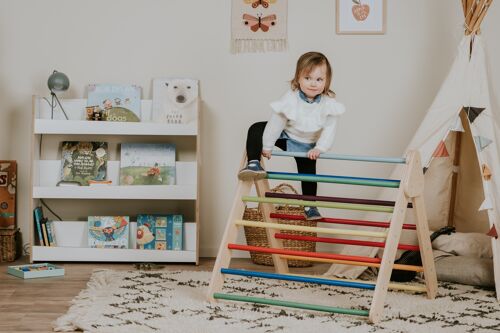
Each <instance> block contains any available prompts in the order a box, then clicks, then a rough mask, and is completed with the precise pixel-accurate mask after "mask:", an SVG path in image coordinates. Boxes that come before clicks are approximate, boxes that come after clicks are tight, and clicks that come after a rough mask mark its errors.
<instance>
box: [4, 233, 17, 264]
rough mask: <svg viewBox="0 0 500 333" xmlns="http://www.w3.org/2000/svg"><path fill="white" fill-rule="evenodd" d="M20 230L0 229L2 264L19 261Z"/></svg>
mask: <svg viewBox="0 0 500 333" xmlns="http://www.w3.org/2000/svg"><path fill="white" fill-rule="evenodd" d="M19 237H20V236H19V229H15V230H3V229H0V262H6V261H9V262H10V261H15V260H16V259H17V254H18V253H17V251H16V250H17V245H18V243H19Z"/></svg>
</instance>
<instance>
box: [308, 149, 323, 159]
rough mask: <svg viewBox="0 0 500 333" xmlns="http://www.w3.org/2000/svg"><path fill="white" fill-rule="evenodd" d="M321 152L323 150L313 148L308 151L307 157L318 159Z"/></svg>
mask: <svg viewBox="0 0 500 333" xmlns="http://www.w3.org/2000/svg"><path fill="white" fill-rule="evenodd" d="M320 154H321V151H320V150H319V149H316V148H314V149H311V150H309V151H308V152H307V157H309V159H311V160H317V159H318V157H319V155H320Z"/></svg>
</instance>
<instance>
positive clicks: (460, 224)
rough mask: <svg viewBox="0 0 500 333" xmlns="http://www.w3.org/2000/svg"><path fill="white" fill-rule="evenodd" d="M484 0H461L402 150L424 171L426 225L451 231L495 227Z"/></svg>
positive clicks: (497, 206) (496, 183)
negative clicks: (458, 32)
mask: <svg viewBox="0 0 500 333" xmlns="http://www.w3.org/2000/svg"><path fill="white" fill-rule="evenodd" d="M492 1H493V0H462V4H463V9H464V14H465V15H464V16H465V36H464V37H463V39H462V41H461V42H460V45H459V47H458V54H457V56H456V59H455V61H454V63H453V65H452V67H451V70H450V72H449V74H448V76H447V78H446V80H445V81H444V83H443V84H442V86H441V89H440V91H439V93H438V94H437V97H436V98H435V100H434V102H433V103H432V105H431V107H430V109H429V110H428V112H427V114H426V116H425V118H424V120H423V122H422V124H421V125H420V127H419V128H418V130H417V132H416V134H415V136H414V137H413V139H412V140H411V142H410V144H409V146H408V148H407V150H410V149H412V150H413V149H417V150H419V152H420V154H421V157H422V163H423V167H425V169H424V170H426V173H425V198H424V199H425V203H426V206H427V207H426V208H427V216H428V220H429V225H430V228H431V230H437V229H439V228H440V227H443V226H446V225H454V226H455V227H456V229H457V231H459V232H481V233H487V232H488V231H495V229H496V230H498V231H499V232H500V160H499V153H500V151H499V147H500V141H499V139H500V131H499V127H498V121H499V120H500V117H499V115H498V114H495V113H493V110H492V109H491V104H490V96H489V91H488V78H487V70H486V63H485V54H484V48H483V41H482V39H481V36H480V35H479V32H480V24H481V22H482V20H483V18H484V16H485V15H486V12H487V10H488V8H489V6H490V5H491V2H492ZM400 173H401V168H400V167H396V169H395V170H394V171H393V173H392V175H391V177H390V178H391V179H398V176H400ZM381 197H382V198H384V197H387V191H382V193H381ZM412 215H413V214H407V223H412V219H413V216H412ZM372 217H373V216H368V218H372ZM378 218H380V215H379V216H378ZM493 228H495V229H493ZM492 229H493V230H492ZM491 243H492V251H493V263H494V265H493V266H494V274H495V285H496V292H497V299H499V300H500V238H495V237H491ZM342 253H345V254H347V253H349V254H355V255H371V256H374V255H375V254H376V253H377V250H376V249H371V248H360V247H354V246H346V247H344V249H343V251H342ZM363 270H364V269H363V268H353V266H344V265H333V266H332V267H331V268H330V270H329V271H328V272H327V273H326V274H327V275H336V276H347V277H354V276H357V275H359V274H360V273H361V272H362V271H363Z"/></svg>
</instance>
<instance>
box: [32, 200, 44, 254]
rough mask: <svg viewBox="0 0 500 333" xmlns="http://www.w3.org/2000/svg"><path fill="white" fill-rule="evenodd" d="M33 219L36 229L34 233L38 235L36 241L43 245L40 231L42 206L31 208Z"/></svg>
mask: <svg viewBox="0 0 500 333" xmlns="http://www.w3.org/2000/svg"><path fill="white" fill-rule="evenodd" d="M33 219H34V220H35V229H36V235H37V236H38V243H39V244H40V246H45V242H44V240H43V231H42V221H43V210H42V207H36V208H35V209H34V210H33Z"/></svg>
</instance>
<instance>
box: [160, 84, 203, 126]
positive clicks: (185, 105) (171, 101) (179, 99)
mask: <svg viewBox="0 0 500 333" xmlns="http://www.w3.org/2000/svg"><path fill="white" fill-rule="evenodd" d="M197 110H198V80H192V79H155V80H154V81H153V112H152V121H154V122H159V123H167V124H187V123H189V122H192V121H194V120H195V118H196V113H197Z"/></svg>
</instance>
